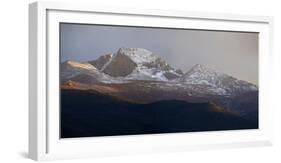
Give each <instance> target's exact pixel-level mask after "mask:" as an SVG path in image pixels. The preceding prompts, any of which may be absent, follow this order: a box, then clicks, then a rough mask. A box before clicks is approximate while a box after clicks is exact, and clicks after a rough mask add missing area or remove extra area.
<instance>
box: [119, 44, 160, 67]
mask: <svg viewBox="0 0 281 163" xmlns="http://www.w3.org/2000/svg"><path fill="white" fill-rule="evenodd" d="M117 54H123V55H126V56H128V57H130V59H132V60H133V61H134V62H135V63H136V64H142V63H149V62H153V61H155V60H156V59H157V56H155V55H153V54H152V52H151V51H149V50H146V49H143V48H120V49H119V50H118V52H117Z"/></svg>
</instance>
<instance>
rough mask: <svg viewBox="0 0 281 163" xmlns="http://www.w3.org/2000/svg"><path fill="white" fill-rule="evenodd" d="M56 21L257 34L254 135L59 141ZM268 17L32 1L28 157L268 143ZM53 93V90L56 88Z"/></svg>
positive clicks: (270, 114)
mask: <svg viewBox="0 0 281 163" xmlns="http://www.w3.org/2000/svg"><path fill="white" fill-rule="evenodd" d="M59 22H71V23H73V22H75V23H93V24H117V25H142V26H146V25H147V26H148V25H149V26H158V27H174V28H193V29H207V30H208V29H209V30H226V31H228V30H229V31H251V32H259V90H260V91H259V120H260V127H259V129H257V130H243V131H242V130H241V131H239V130H238V131H212V132H196V133H175V134H153V135H137V136H115V137H95V138H94V137H93V138H75V139H68V140H62V139H60V138H59V136H58V135H59V116H58V109H56V108H57V107H58V103H59V94H58V91H59V90H58V85H57V84H58V82H57V81H58V78H59V75H58V73H59V72H58V70H59V68H58V64H56V63H59V61H58V56H59V55H57V54H58V49H59V43H58V41H59V39H58V36H59V32H58V23H59ZM272 24H273V18H272V17H267V16H247V15H232V14H217V13H201V12H186V11H164V10H151V9H132V8H127V9H126V8H115V7H104V6H96V5H95V4H84V3H57V2H35V3H32V4H30V6H29V157H30V158H31V159H34V160H53V159H68V158H80V157H93V156H112V155H120V154H133V153H151V152H169V151H182V150H188V149H191V150H193V149H212V148H221V147H222V148H229V147H243V146H260V145H271V144H272V130H273V127H272V126H273V120H272V117H273V109H274V106H272V105H271V104H270V95H271V92H270V90H271V88H270V82H271V79H272V76H273V74H272V72H271V71H270V70H271V68H272V64H271V63H272V40H273V39H272V37H273V30H272V28H273V25H272ZM56 88H57V89H56Z"/></svg>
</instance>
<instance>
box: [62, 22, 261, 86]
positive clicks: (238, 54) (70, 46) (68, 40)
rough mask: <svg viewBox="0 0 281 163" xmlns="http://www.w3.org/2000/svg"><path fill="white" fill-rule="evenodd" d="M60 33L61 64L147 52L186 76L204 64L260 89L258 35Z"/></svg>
mask: <svg viewBox="0 0 281 163" xmlns="http://www.w3.org/2000/svg"><path fill="white" fill-rule="evenodd" d="M60 32H61V34H60V36H61V62H63V61H65V60H69V59H70V60H78V61H88V60H94V59H96V58H98V57H99V56H101V55H104V54H108V53H114V52H116V51H117V50H118V49H119V48H120V47H133V48H145V49H147V50H149V51H152V52H153V53H154V54H156V55H158V56H160V57H162V58H163V59H165V60H166V61H167V62H168V63H169V64H170V65H171V66H173V67H175V68H179V69H182V70H183V72H186V71H188V70H189V69H190V68H191V67H192V66H194V65H195V64H202V65H205V66H206V67H208V68H211V69H214V70H217V71H220V72H223V73H226V74H229V75H232V76H234V77H236V78H238V79H241V80H246V81H249V82H252V83H254V84H257V85H258V33H244V32H223V31H203V30H187V29H164V28H143V27H124V26H122V27H121V26H102V25H85V24H61V26H60Z"/></svg>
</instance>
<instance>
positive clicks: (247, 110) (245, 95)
mask: <svg viewBox="0 0 281 163" xmlns="http://www.w3.org/2000/svg"><path fill="white" fill-rule="evenodd" d="M60 72H61V90H62V92H63V93H64V95H65V97H69V96H70V95H69V94H67V95H66V93H71V97H74V96H73V95H72V94H73V91H74V92H75V91H78V92H76V93H78V94H80V93H81V92H84V93H86V94H87V97H92V96H93V95H94V97H100V95H102V96H107V97H109V99H112V98H113V99H115V100H113V101H116V100H117V101H122V102H124V103H125V104H126V106H128V107H129V106H130V107H132V106H133V108H135V107H136V108H138V107H139V106H143V105H146V106H149V108H151V107H150V106H154V105H151V104H153V103H159V102H160V103H161V106H162V103H165V104H167V101H170V102H171V103H172V104H179V103H178V102H177V101H182V102H185V103H186V106H192V108H193V107H195V108H197V105H196V104H200V105H198V106H201V104H206V105H204V107H205V108H208V107H207V106H209V104H212V108H214V106H215V108H216V109H213V110H215V111H216V112H218V111H219V112H224V113H229V114H231V115H236V116H239V117H241V118H242V119H244V120H247V121H250V122H251V123H252V124H255V125H254V126H257V124H258V87H257V86H256V85H254V84H252V83H249V82H246V81H243V80H239V79H236V78H234V77H232V76H230V75H227V74H224V73H220V72H218V71H215V70H212V69H209V68H207V67H205V66H204V65H200V64H195V65H194V66H193V67H192V68H191V69H190V70H189V71H187V72H183V71H182V70H180V69H176V68H173V67H172V66H171V65H169V64H168V63H167V62H166V61H165V60H164V59H162V58H161V57H159V56H157V55H155V54H154V53H152V52H150V51H148V50H146V49H142V48H120V49H119V50H118V51H117V52H115V53H110V54H105V55H102V56H100V57H99V58H97V59H95V60H90V61H85V62H79V61H75V60H68V61H65V62H63V63H61V65H60ZM88 94H90V95H88ZM97 95H98V96H97ZM73 100H75V98H74V99H73ZM80 101H81V100H80ZM109 101H112V100H109ZM86 103H87V102H86ZM89 103H91V102H89ZM128 103H129V104H130V105H128ZM125 104H124V105H125ZM191 104H192V105H191ZM81 105H83V103H81ZM122 105H123V103H122ZM157 106H159V105H157ZM67 107H70V105H67ZM162 107H163V106H162ZM175 109H176V108H175ZM192 113H194V110H193V111H192ZM208 113H209V111H208ZM68 114H69V113H68ZM204 114H205V112H204ZM220 116H221V115H220ZM239 122H240V121H239ZM230 124H231V123H230ZM234 128H235V127H234ZM242 128H243V127H242Z"/></svg>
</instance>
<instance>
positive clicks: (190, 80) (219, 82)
mask: <svg viewBox="0 0 281 163" xmlns="http://www.w3.org/2000/svg"><path fill="white" fill-rule="evenodd" d="M177 81H179V82H182V83H185V84H191V85H201V86H205V87H206V91H208V90H209V91H211V92H213V93H216V94H220V95H232V94H233V93H239V92H242V91H245V90H257V89H258V88H257V86H255V85H254V84H251V83H248V82H246V81H242V80H238V79H236V78H234V77H232V76H229V75H226V74H223V73H219V72H217V71H215V70H212V69H209V68H206V67H205V66H203V65H200V64H196V65H195V66H193V67H192V68H191V69H190V71H188V72H187V73H185V74H184V75H183V76H182V77H181V78H179V79H177Z"/></svg>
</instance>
